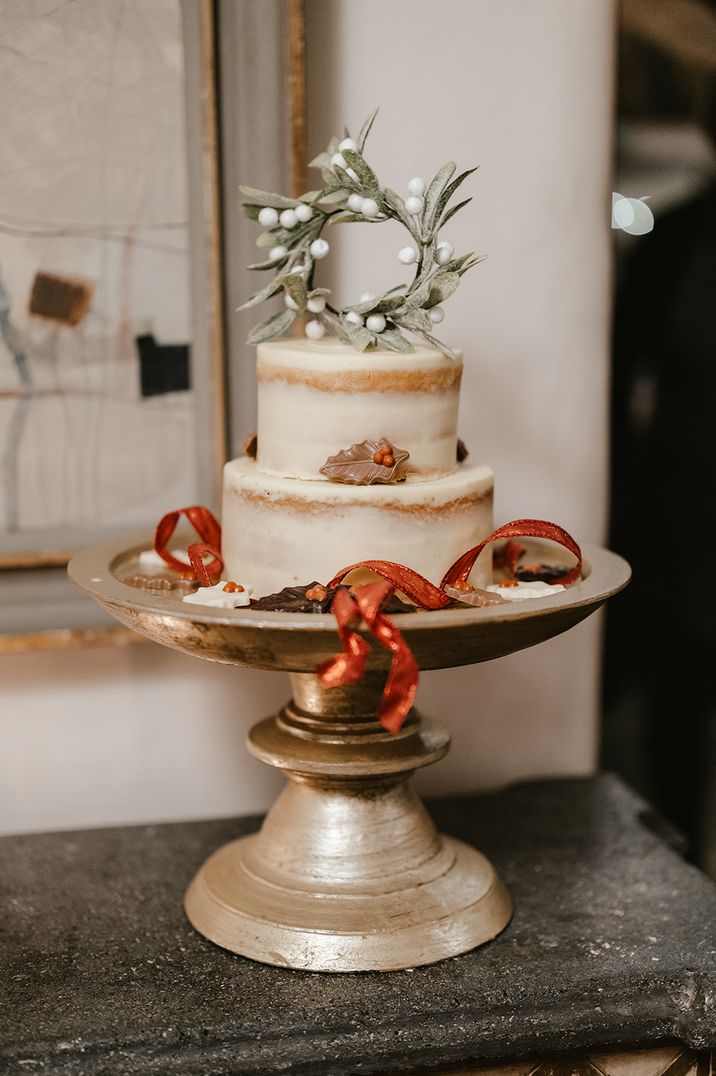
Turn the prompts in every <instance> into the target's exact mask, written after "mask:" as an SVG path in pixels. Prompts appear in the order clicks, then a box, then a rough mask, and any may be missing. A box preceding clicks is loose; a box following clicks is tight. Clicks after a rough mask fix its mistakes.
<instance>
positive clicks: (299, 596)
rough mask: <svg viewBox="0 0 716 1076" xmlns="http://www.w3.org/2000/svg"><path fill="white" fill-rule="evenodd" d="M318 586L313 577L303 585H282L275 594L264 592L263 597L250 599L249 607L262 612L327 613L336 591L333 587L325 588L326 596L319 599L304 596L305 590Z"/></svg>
mask: <svg viewBox="0 0 716 1076" xmlns="http://www.w3.org/2000/svg"><path fill="white" fill-rule="evenodd" d="M320 586H321V584H320V583H317V582H316V581H315V579H314V581H313V582H312V583H306V585H305V586H301V587H284V588H283V590H279V591H277V593H276V594H266V595H265V597H263V598H257V599H256V600H255V601H252V602H251V608H252V609H259V610H261V611H262V612H264V613H328V612H330V609H331V602H332V601H333V595H334V594H335V593H336V588H335V587H333V588H331V589H330V590H326V596H325V598H323V599H322V600H321V601H319V600H317V599H315V598H313V599H311V598H307V597H306V591H307V590H313V589H314V587H320ZM323 589H325V588H323Z"/></svg>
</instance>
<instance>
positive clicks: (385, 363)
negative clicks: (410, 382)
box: [258, 336, 462, 373]
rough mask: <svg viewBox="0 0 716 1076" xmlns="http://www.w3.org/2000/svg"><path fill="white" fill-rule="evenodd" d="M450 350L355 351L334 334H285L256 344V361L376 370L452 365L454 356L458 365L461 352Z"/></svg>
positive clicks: (424, 346)
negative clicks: (309, 336) (311, 336)
mask: <svg viewBox="0 0 716 1076" xmlns="http://www.w3.org/2000/svg"><path fill="white" fill-rule="evenodd" d="M453 354H454V356H455V358H453V359H448V358H447V357H446V356H445V354H444V353H443V352H442V351H441V350H440V349H439V348H437V347H434V346H430V345H428V344H416V345H414V346H413V349H412V351H411V352H409V353H407V354H402V353H399V352H395V351H391V350H390V349H389V348H386V347H382V346H381V345H380V344H378V346H376V347H374V348H369V349H368V350H366V351H356V349H355V348H354V347H353V346H352V345H351V344H346V343H343V342H342V341H341V340H339V339H337V337H335V336H326V337H323V338H322V339H321V340H308V339H306V338H305V337H300V336H299V337H287V338H285V339H283V340H271V341H270V342H267V343H264V344H259V346H258V361H259V364H262V363H270V364H271V365H272V366H283V367H287V368H300V369H302V370H317V371H322V370H337V371H345V370H373V371H376V373H377V372H380V371H400V370H403V371H409V370H438V369H454V368H455V365H456V360H457V364H458V365H459V363H460V360H461V359H462V352H461V351H459V350H456V351H454V352H453Z"/></svg>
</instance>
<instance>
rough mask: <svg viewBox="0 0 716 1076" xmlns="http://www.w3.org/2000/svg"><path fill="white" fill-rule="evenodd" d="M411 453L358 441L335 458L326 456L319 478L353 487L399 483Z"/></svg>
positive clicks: (385, 444) (380, 443) (383, 441)
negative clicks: (345, 483) (376, 483)
mask: <svg viewBox="0 0 716 1076" xmlns="http://www.w3.org/2000/svg"><path fill="white" fill-rule="evenodd" d="M408 459H410V453H409V452H406V450H405V449H403V448H394V447H393V445H391V443H390V441H387V440H386V439H385V438H384V437H381V439H380V440H379V441H361V442H360V444H356V445H351V447H350V448H345V449H343V450H342V451H341V452H339V453H338V454H337V455H335V456H329V457H328V459H327V460H326V462H325V463H324V464H323V466H322V467H321V474H322V475H325V476H326V478H330V480H331V482H348V483H350V484H351V485H354V486H370V485H373V483H375V482H401V481H402V480H403V479H404V478H405V474H404V473H401V468H402V467H403V464H404V463H405V461H406V460H408Z"/></svg>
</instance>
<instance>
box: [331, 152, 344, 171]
mask: <svg viewBox="0 0 716 1076" xmlns="http://www.w3.org/2000/svg"><path fill="white" fill-rule="evenodd" d="M331 164H332V165H333V166H334V168H335V167H338V168H345V166H346V159H345V157H344V156H343V154H342V153H334V154H333V156H332V157H331Z"/></svg>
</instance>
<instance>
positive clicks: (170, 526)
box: [154, 504, 224, 587]
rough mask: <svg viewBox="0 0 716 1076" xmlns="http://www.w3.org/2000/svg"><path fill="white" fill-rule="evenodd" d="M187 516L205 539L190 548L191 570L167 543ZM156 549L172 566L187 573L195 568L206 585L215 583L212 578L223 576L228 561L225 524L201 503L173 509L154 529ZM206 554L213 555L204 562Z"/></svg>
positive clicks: (193, 571) (196, 573)
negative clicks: (223, 537) (224, 552)
mask: <svg viewBox="0 0 716 1076" xmlns="http://www.w3.org/2000/svg"><path fill="white" fill-rule="evenodd" d="M183 515H184V516H186V518H187V519H188V520H189V522H190V523H191V525H192V527H193V528H194V530H195V531H196V532H197V534H198V535H199V537H200V538H202V539H203V541H201V542H194V543H193V544H192V545H190V546H189V549H188V550H187V556H188V557H189V564H190V566H191V567H190V568H189V569H188V566H187V565H186V564H185V563H184V562H183V561H181V560H177V558H176V557H174V556H172V554H171V553H170V552H169V550H168V549H167V545H168V544H169V541H170V539H171V537H172V535H173V534H174V531H175V530H176V526H177V523H178V522H179V519H180V517H181V516H183ZM154 549H155V551H156V552H157V553H158V554H159V556H160V557H161V558H162V560H163V561H165V563H166V564H168V565H169V566H170V568H174V570H175V571H177V572H182V573H184V574H185V573H186V572H187V570H189V571H191V573H192V574H193V575H194V576H196V578H197V579H198V580H199V582H200V583H201V584H202V585H203V586H205V587H210V586H211V580H212V577H216V576H218V575H220V574H221V570H222V568H223V567H224V562H223V560H222V559H221V526H220V524H219V521H218V520H217V519H216V517H215V516H214V514H213V513H212V512H210V511H209V509H208V508H204V507H202V506H201V505H198V504H195V505H192V506H191V507H190V508H177V509H175V511H173V512H167V514H166V515H165V516H163V517H162V518H161V519H160V520H159V523H158V524H157V529H156V531H155V532H154ZM206 555H208V556H210V557H211V558H212V559H211V560H210V561H209V562H208V563H205V562H204V556H206Z"/></svg>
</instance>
